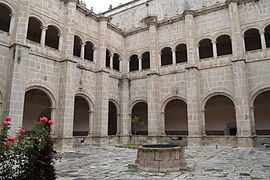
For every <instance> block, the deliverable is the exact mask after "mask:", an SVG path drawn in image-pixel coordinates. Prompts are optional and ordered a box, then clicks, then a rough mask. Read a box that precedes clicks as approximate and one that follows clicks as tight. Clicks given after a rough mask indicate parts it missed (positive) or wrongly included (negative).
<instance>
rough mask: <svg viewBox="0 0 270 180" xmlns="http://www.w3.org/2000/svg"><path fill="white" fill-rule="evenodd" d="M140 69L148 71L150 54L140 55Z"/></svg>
mask: <svg viewBox="0 0 270 180" xmlns="http://www.w3.org/2000/svg"><path fill="white" fill-rule="evenodd" d="M142 69H150V52H148V51H147V52H144V53H143V54H142Z"/></svg>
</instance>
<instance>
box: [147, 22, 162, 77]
mask: <svg viewBox="0 0 270 180" xmlns="http://www.w3.org/2000/svg"><path fill="white" fill-rule="evenodd" d="M148 26H149V39H150V42H149V44H150V47H149V48H150V71H153V72H159V67H160V61H159V60H160V59H159V53H158V50H157V44H158V39H157V34H158V32H157V24H156V22H150V23H149V24H148Z"/></svg>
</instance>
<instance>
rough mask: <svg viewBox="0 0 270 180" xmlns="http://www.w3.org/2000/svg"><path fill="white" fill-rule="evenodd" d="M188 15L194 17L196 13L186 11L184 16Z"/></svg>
mask: <svg viewBox="0 0 270 180" xmlns="http://www.w3.org/2000/svg"><path fill="white" fill-rule="evenodd" d="M186 15H192V16H194V15H195V11H193V10H184V12H183V16H186Z"/></svg>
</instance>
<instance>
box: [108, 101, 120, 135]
mask: <svg viewBox="0 0 270 180" xmlns="http://www.w3.org/2000/svg"><path fill="white" fill-rule="evenodd" d="M119 132H120V105H119V103H118V101H117V100H115V99H114V98H109V102H108V135H109V136H111V135H118V134H119Z"/></svg>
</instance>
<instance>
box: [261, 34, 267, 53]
mask: <svg viewBox="0 0 270 180" xmlns="http://www.w3.org/2000/svg"><path fill="white" fill-rule="evenodd" d="M260 35H261V43H262V49H263V50H265V49H266V39H265V36H264V30H261V31H260Z"/></svg>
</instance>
